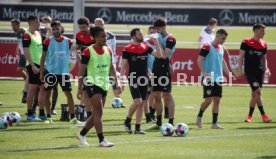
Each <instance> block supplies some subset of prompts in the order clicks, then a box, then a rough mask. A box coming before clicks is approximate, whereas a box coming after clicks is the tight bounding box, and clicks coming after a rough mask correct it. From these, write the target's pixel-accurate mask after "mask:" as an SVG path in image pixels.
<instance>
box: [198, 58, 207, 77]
mask: <svg viewBox="0 0 276 159" xmlns="http://www.w3.org/2000/svg"><path fill="white" fill-rule="evenodd" d="M204 59H205V57H204V56H201V55H199V56H198V58H197V66H198V68H199V70H200V72H201V73H202V74H203V75H204V76H206V75H207V73H206V71H205V69H204V66H203V61H204Z"/></svg>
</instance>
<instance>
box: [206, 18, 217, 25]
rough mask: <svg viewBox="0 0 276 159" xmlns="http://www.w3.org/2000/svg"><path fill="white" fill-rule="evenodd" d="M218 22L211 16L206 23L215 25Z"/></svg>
mask: <svg viewBox="0 0 276 159" xmlns="http://www.w3.org/2000/svg"><path fill="white" fill-rule="evenodd" d="M217 23H218V20H217V19H216V18H211V19H210V20H209V22H208V25H215V24H217Z"/></svg>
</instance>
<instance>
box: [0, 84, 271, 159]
mask: <svg viewBox="0 0 276 159" xmlns="http://www.w3.org/2000/svg"><path fill="white" fill-rule="evenodd" d="M22 86H23V81H7V80H1V81H0V102H2V105H1V106H0V113H4V112H7V111H17V112H19V113H20V114H21V116H22V119H23V121H22V122H21V124H20V125H18V126H13V127H9V128H8V129H7V130H0V158H1V159H23V158H28V159H32V158H34V159H44V158H52V159H69V158H81V159H84V158H89V159H98V158H104V159H111V158H112V159H148V158H149V159H155V158H159V159H161V158H164V159H165V158H166V159H168V158H177V159H184V158H189V159H201V158H204V159H206V158H211V159H215V158H218V159H221V158H227V159H230V158H236V159H247V158H248V159H249V158H250V159H252V158H258V159H273V158H276V151H275V150H276V142H275V141H276V122H275V120H276V107H275V106H276V105H275V104H276V98H275V97H276V88H272V87H270V88H268V87H265V88H264V89H263V99H264V106H265V110H266V112H267V113H268V114H269V115H270V116H271V118H273V119H274V121H273V122H272V123H263V122H262V120H261V118H260V115H259V112H258V110H257V109H256V110H255V115H254V119H253V122H252V123H245V122H243V120H244V118H245V116H246V115H247V113H248V101H249V93H250V88H249V87H235V86H233V87H229V86H225V87H224V90H223V98H222V102H221V109H220V115H219V123H220V124H221V125H222V126H224V128H225V129H223V130H213V129H211V128H210V122H211V120H212V119H211V109H210V108H209V109H208V110H207V111H206V113H205V114H204V117H203V124H204V125H203V128H202V129H198V128H196V126H195V124H194V121H195V117H196V115H197V112H198V109H199V105H200V103H201V101H202V89H201V87H198V86H174V87H173V96H174V98H175V101H176V119H175V123H179V122H185V123H187V124H188V125H189V127H190V132H189V134H188V136H186V137H175V136H173V137H163V136H162V135H161V134H160V132H157V131H147V129H148V128H150V127H151V126H152V125H151V124H142V129H144V130H146V132H147V134H146V135H143V136H141V135H134V134H133V135H129V134H127V133H126V132H124V126H123V120H124V118H125V116H126V114H127V110H128V109H127V108H126V109H123V108H121V109H113V108H112V107H111V106H110V103H111V99H112V93H111V92H110V93H109V95H108V97H107V104H106V106H105V108H104V115H103V120H104V131H105V136H106V138H107V139H108V140H109V141H111V142H114V143H115V146H114V147H112V148H98V147H97V144H98V139H97V136H96V134H95V130H94V129H92V130H91V131H90V132H89V134H88V143H90V144H91V146H90V147H87V148H84V147H79V146H78V145H79V142H78V141H77V140H76V139H75V138H74V136H75V134H76V133H77V132H79V131H80V129H79V128H71V127H72V125H70V124H69V123H68V122H61V121H59V116H53V117H54V119H55V123H54V124H52V125H48V124H44V123H41V122H26V121H25V119H26V117H25V116H24V113H25V112H26V105H24V104H21V103H20V99H21V90H22ZM59 91H61V89H59ZM73 94H74V97H75V96H76V87H75V86H74V87H73ZM75 99H76V98H75ZM122 99H123V101H124V103H125V104H126V105H127V106H128V105H129V104H130V103H131V96H130V93H129V90H128V89H126V90H125V92H124V93H123V94H122ZM65 101H66V100H65V97H64V95H63V94H62V93H61V92H60V94H59V98H58V104H57V105H58V106H57V108H58V113H59V114H60V111H59V110H60V104H61V103H64V102H65ZM75 101H76V102H78V101H77V100H75ZM165 121H167V120H164V122H165ZM132 123H133V122H132ZM143 123H144V121H143Z"/></svg>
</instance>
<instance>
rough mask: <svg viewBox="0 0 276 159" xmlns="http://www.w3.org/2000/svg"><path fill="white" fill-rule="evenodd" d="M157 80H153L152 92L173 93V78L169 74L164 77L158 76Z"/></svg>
mask: <svg viewBox="0 0 276 159" xmlns="http://www.w3.org/2000/svg"><path fill="white" fill-rule="evenodd" d="M156 77H157V78H154V79H153V85H152V91H153V92H155V91H159V92H167V93H170V92H171V91H172V78H171V75H170V73H169V72H166V73H164V74H163V75H156Z"/></svg>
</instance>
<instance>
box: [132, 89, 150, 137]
mask: <svg viewBox="0 0 276 159" xmlns="http://www.w3.org/2000/svg"><path fill="white" fill-rule="evenodd" d="M139 89H140V94H141V98H140V99H141V100H139V102H141V103H139V104H140V105H137V110H136V124H135V132H134V133H135V134H145V132H144V131H142V130H141V121H142V116H143V110H144V109H143V108H144V105H145V102H146V98H147V94H148V86H147V85H146V86H139Z"/></svg>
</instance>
